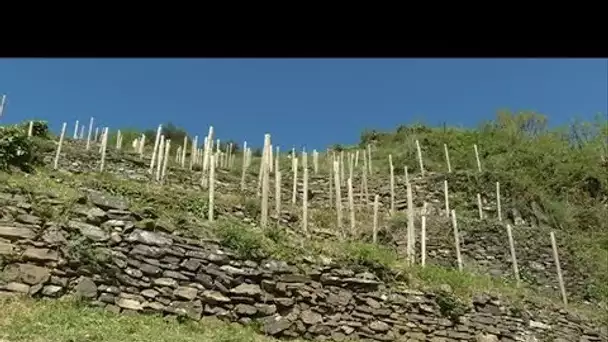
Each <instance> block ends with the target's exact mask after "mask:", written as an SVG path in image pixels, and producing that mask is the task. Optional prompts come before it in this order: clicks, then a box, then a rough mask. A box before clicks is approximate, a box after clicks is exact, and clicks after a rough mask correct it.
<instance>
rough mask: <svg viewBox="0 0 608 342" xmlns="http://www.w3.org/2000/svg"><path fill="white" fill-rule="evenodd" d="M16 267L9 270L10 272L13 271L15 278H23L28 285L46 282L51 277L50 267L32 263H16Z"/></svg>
mask: <svg viewBox="0 0 608 342" xmlns="http://www.w3.org/2000/svg"><path fill="white" fill-rule="evenodd" d="M13 267H14V268H13V269H11V270H9V271H8V272H9V273H13V272H14V274H13V278H14V279H15V280H21V282H23V283H25V284H28V285H37V284H44V283H46V282H47V281H48V280H49V279H50V277H51V271H50V270H49V269H48V268H45V267H40V266H35V265H31V264H18V265H14V266H13ZM6 272H7V270H6V269H5V273H6Z"/></svg>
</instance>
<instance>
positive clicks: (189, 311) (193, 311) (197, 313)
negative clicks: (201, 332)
mask: <svg viewBox="0 0 608 342" xmlns="http://www.w3.org/2000/svg"><path fill="white" fill-rule="evenodd" d="M167 310H168V311H170V312H173V313H175V314H177V315H185V316H187V317H189V318H191V319H193V320H200V319H201V316H202V314H203V305H202V303H201V302H200V301H195V302H171V304H170V305H169V307H167Z"/></svg>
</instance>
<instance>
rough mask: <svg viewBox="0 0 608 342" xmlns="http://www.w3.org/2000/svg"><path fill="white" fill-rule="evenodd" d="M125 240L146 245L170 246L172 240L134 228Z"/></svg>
mask: <svg viewBox="0 0 608 342" xmlns="http://www.w3.org/2000/svg"><path fill="white" fill-rule="evenodd" d="M126 240H127V241H128V242H139V243H143V244H146V245H155V246H160V247H163V246H170V245H171V244H173V240H172V239H170V238H168V237H166V236H164V235H161V234H158V233H154V232H151V231H147V230H141V229H136V230H135V231H133V232H132V233H131V234H129V236H127V238H126Z"/></svg>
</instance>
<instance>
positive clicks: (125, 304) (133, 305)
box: [116, 297, 143, 311]
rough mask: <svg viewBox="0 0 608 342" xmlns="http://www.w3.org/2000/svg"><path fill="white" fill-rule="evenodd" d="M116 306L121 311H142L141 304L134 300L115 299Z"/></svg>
mask: <svg viewBox="0 0 608 342" xmlns="http://www.w3.org/2000/svg"><path fill="white" fill-rule="evenodd" d="M116 305H118V306H119V307H121V308H123V309H127V310H134V311H140V310H142V309H143V307H142V304H141V303H140V302H138V301H136V300H134V299H128V298H122V297H119V298H116Z"/></svg>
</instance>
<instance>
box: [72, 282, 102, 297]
mask: <svg viewBox="0 0 608 342" xmlns="http://www.w3.org/2000/svg"><path fill="white" fill-rule="evenodd" d="M74 290H75V291H76V293H77V295H79V296H82V297H85V298H95V297H97V285H96V284H95V282H94V281H93V280H92V279H91V278H88V277H81V278H80V281H79V282H78V285H76V287H75V289H74Z"/></svg>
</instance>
